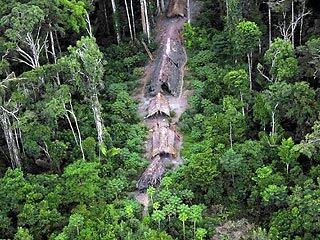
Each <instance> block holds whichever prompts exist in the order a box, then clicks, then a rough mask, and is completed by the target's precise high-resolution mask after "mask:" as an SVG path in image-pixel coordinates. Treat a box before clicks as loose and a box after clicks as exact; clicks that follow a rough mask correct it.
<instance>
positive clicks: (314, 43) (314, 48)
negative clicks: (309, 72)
mask: <svg viewBox="0 0 320 240" xmlns="http://www.w3.org/2000/svg"><path fill="white" fill-rule="evenodd" d="M306 46H307V50H308V52H309V53H310V54H311V58H312V61H310V62H309V64H310V65H311V67H312V69H313V71H314V72H313V77H314V78H319V73H320V47H319V46H320V38H312V39H310V40H309V41H308V42H307V43H306Z"/></svg>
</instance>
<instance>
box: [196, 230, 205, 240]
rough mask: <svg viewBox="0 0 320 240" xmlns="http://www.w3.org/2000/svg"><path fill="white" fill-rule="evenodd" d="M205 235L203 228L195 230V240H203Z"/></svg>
mask: <svg viewBox="0 0 320 240" xmlns="http://www.w3.org/2000/svg"><path fill="white" fill-rule="evenodd" d="M206 235H207V230H205V229H204V228H197V231H196V240H203V239H204V238H205V236H206Z"/></svg>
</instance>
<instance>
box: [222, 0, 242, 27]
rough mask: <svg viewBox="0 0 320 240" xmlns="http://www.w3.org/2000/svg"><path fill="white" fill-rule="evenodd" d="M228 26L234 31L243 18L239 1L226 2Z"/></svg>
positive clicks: (228, 0)
mask: <svg viewBox="0 0 320 240" xmlns="http://www.w3.org/2000/svg"><path fill="white" fill-rule="evenodd" d="M226 8H227V26H228V28H229V29H230V30H231V29H234V27H235V26H236V25H237V24H238V22H239V21H240V20H241V17H242V9H241V5H240V1H239V0H226Z"/></svg>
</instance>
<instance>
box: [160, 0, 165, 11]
mask: <svg viewBox="0 0 320 240" xmlns="http://www.w3.org/2000/svg"><path fill="white" fill-rule="evenodd" d="M160 5H161V10H162V12H164V11H165V4H164V0H160Z"/></svg>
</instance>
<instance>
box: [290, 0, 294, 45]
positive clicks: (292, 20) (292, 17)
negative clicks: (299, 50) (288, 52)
mask: <svg viewBox="0 0 320 240" xmlns="http://www.w3.org/2000/svg"><path fill="white" fill-rule="evenodd" d="M294 31H295V27H294V0H291V42H292V46H293V47H294Z"/></svg>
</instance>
